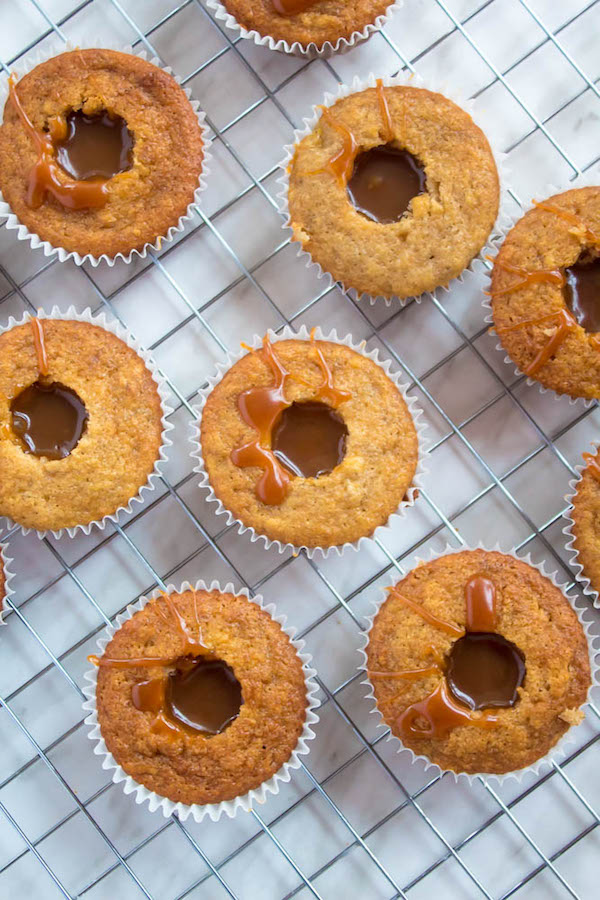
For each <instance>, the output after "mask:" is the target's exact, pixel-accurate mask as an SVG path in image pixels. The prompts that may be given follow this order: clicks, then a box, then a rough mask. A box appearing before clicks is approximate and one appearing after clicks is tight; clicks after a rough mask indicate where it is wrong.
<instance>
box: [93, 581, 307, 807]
mask: <svg viewBox="0 0 600 900" xmlns="http://www.w3.org/2000/svg"><path fill="white" fill-rule="evenodd" d="M110 660H118V661H119V662H117V663H115V662H113V663H112V664H111V662H110ZM130 660H133V661H134V662H135V665H134V664H132V665H129V663H128V661H130ZM153 661H154V663H153ZM152 683H154V687H152V686H150V687H148V685H152ZM236 685H237V686H236ZM96 702H97V707H98V721H99V723H100V730H101V732H102V737H103V738H104V740H105V742H106V746H107V748H108V750H109V751H110V752H111V753H112V754H113V756H114V757H115V759H116V761H117V763H118V764H119V765H120V766H122V768H123V769H124V770H125V771H126V772H127V774H128V775H131V776H132V777H133V778H135V779H136V781H138V782H140V783H141V784H143V785H144V786H145V787H147V788H149V789H150V790H153V791H155V792H156V793H157V794H160V795H161V796H163V797H168V798H169V799H170V800H173V801H174V802H181V803H186V804H192V803H201V804H204V803H220V802H221V801H223V800H232V799H233V798H234V797H237V796H239V795H242V794H245V793H246V792H247V791H249V790H251V789H253V788H258V787H259V786H260V785H261V784H262V783H263V782H264V781H266V780H268V779H269V778H271V777H272V776H273V775H274V774H275V773H276V772H277V771H278V770H279V769H280V768H281V766H282V765H283V764H284V763H285V762H287V761H288V760H289V758H290V756H291V754H292V752H293V750H294V749H295V747H296V745H297V743H298V740H299V738H300V735H301V734H302V730H303V727H304V721H305V718H306V706H307V700H306V684H305V679H304V673H303V668H302V661H301V660H300V658H299V656H298V654H297V652H296V650H295V648H294V646H293V644H292V643H291V642H290V639H289V638H288V637H287V635H286V634H285V632H284V631H282V629H281V627H280V626H279V625H278V624H277V623H276V622H274V621H273V619H272V618H271V617H270V616H269V614H268V613H267V612H265V611H264V610H262V609H261V608H260V607H259V606H258V605H257V604H255V603H252V602H251V601H249V600H247V599H246V598H245V597H240V596H236V595H233V594H225V593H220V592H219V591H216V590H212V591H203V590H199V591H193V590H187V591H184V592H183V593H174V594H171V595H169V596H167V595H165V596H163V597H159V598H158V599H156V600H152V601H150V602H149V603H148V604H147V605H146V606H145V607H144V608H143V609H142V610H141V611H140V612H137V613H135V615H134V616H133V617H132V618H131V619H129V620H128V621H127V622H125V623H124V624H123V626H122V627H121V628H120V629H119V630H118V631H117V632H116V634H115V635H114V637H113V638H112V640H111V641H110V642H109V644H108V645H107V647H106V649H105V651H104V654H103V656H102V657H100V660H99V670H98V683H97V689H96Z"/></svg>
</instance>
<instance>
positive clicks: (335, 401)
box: [230, 328, 352, 506]
mask: <svg viewBox="0 0 600 900" xmlns="http://www.w3.org/2000/svg"><path fill="white" fill-rule="evenodd" d="M315 331H316V329H314V328H313V329H312V331H311V335H310V339H311V341H312V342H313V346H314V349H315V352H316V357H317V363H318V365H319V368H320V369H321V373H322V375H323V380H322V382H321V384H320V385H319V386H318V387H317V389H316V393H315V395H314V399H315V400H321V399H322V400H325V401H326V402H328V403H329V405H330V406H332V407H333V408H334V409H337V407H338V406H339V405H340V404H341V403H344V402H345V401H346V400H349V399H350V398H351V396H352V394H351V393H350V391H344V390H341V388H337V387H336V386H335V384H334V382H333V373H332V371H331V368H330V367H329V365H328V363H327V361H326V359H325V357H324V355H323V351H322V350H321V348H320V347H319V346H317V342H316V340H315ZM263 351H264V353H265V357H266V361H267V363H268V365H269V367H270V369H271V372H272V374H273V379H274V383H273V384H272V385H271V386H267V387H254V388H249V389H248V390H246V391H244V392H243V393H241V394H240V396H239V397H238V409H239V411H240V415H241V417H242V419H243V420H244V422H246V424H247V425H249V426H250V428H253V429H254V431H256V432H257V435H258V436H257V437H256V438H255V439H254V440H253V441H249V442H248V443H247V444H244V445H243V446H242V447H238V448H236V449H235V450H232V452H231V457H230V458H231V461H232V463H233V464H234V465H235V466H238V467H239V468H249V467H253V466H256V467H258V468H261V469H263V474H262V475H261V477H260V478H259V480H258V482H257V484H256V496H257V497H258V499H259V500H260V501H261V503H264V504H265V505H267V506H280V505H281V504H282V503H283V501H284V500H285V498H286V496H287V493H288V489H289V484H290V481H291V478H292V476H291V475H290V474H289V473H288V471H287V469H285V468H284V466H283V465H282V464H281V463H280V462H279V460H278V459H277V457H276V456H275V454H274V453H273V451H272V450H271V435H272V431H273V426H274V425H275V422H276V421H277V418H278V417H279V415H280V414H281V413H282V412H283V410H284V409H287V408H288V406H291V405H292V401H291V400H288V399H287V397H286V395H285V388H286V384H287V380H288V378H293V379H294V380H295V381H300V382H301V383H302V384H304V385H306V386H307V387H309V386H310V385H308V384H307V382H305V381H303V379H301V378H300V377H299V376H297V375H292V374H291V373H290V372H288V370H287V369H286V368H285V366H284V365H283V364H282V362H281V360H280V359H279V357H278V356H277V353H276V352H275V349H274V347H273V345H272V344H271V340H270V338H269V336H268V335H265V337H264V338H263Z"/></svg>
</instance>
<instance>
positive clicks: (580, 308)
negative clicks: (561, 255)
mask: <svg viewBox="0 0 600 900" xmlns="http://www.w3.org/2000/svg"><path fill="white" fill-rule="evenodd" d="M565 278H566V279H567V283H566V285H565V300H566V303H567V306H568V307H569V309H570V310H571V312H572V313H573V316H574V317H575V319H576V320H577V322H579V324H580V325H581V327H582V328H585V330H586V331H590V332H597V331H600V257H599V256H596V257H594V256H592V255H591V254H590V253H589V252H588V251H584V252H583V253H582V254H581V256H580V257H579V259H578V260H577V262H575V263H573V265H572V266H568V267H567V268H566V269H565Z"/></svg>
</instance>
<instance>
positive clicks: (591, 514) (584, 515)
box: [569, 451, 600, 592]
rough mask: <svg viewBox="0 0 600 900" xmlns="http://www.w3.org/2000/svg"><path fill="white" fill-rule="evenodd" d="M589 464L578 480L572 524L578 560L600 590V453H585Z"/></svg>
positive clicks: (571, 513)
mask: <svg viewBox="0 0 600 900" xmlns="http://www.w3.org/2000/svg"><path fill="white" fill-rule="evenodd" d="M583 458H584V461H585V463H586V466H585V468H584V469H583V471H582V473H581V478H580V480H579V481H578V482H577V491H576V493H575V496H574V497H573V501H572V503H573V509H572V510H571V511H570V512H569V516H570V518H571V519H572V520H573V525H572V527H571V530H572V533H573V537H574V542H573V547H574V549H575V550H577V552H578V554H579V556H578V562H579V563H580V564H581V565H582V566H583V575H584V577H585V578H589V581H590V586H591V588H592V590H594V591H596V592H598V591H600V529H599V528H598V523H599V522H600V457H599V455H598V451H596V453H595V454H592V453H584V454H583Z"/></svg>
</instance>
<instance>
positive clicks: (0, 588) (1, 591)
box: [0, 541, 13, 625]
mask: <svg viewBox="0 0 600 900" xmlns="http://www.w3.org/2000/svg"><path fill="white" fill-rule="evenodd" d="M7 554H8V544H3V543H2V542H1V541H0V625H1V624H2V616H3V613H5V612H6V610H7V608H8V607H7V604H6V599H7V598H8V597H10V595H11V594H12V593H13V591H12V590H11V588H10V582H11V581H12V578H13V575H12V572H10V571H9V568H8V567H9V565H10V564H11V562H12V559H9V558H8V556H7Z"/></svg>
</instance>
